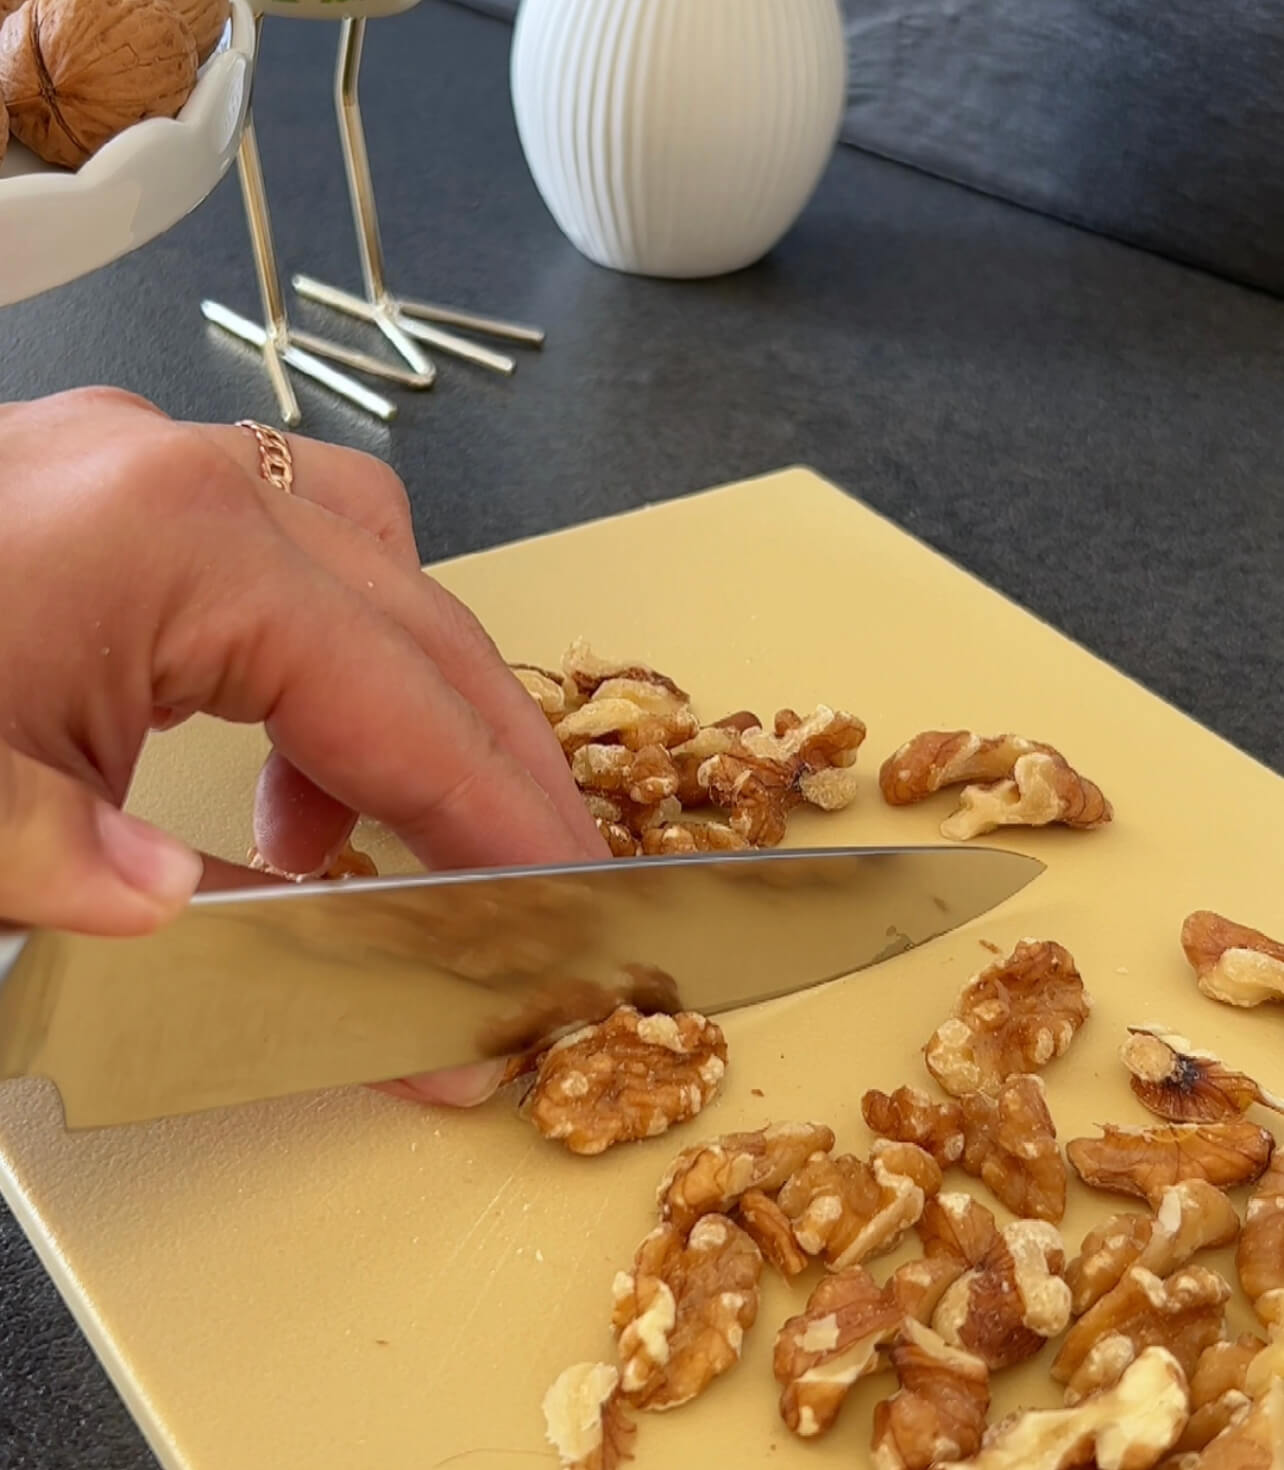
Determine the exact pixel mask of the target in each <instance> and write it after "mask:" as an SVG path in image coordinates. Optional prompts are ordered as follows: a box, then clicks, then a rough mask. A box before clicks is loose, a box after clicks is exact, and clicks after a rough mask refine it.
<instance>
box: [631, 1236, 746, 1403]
mask: <svg viewBox="0 0 1284 1470" xmlns="http://www.w3.org/2000/svg"><path fill="white" fill-rule="evenodd" d="M761 1275H762V1256H761V1254H760V1253H759V1250H758V1247H757V1246H756V1245H755V1244H754V1243H753V1241H752V1240H750V1239H749V1237H748V1236H747V1235H746V1234H745V1232H744V1231H743V1230H741V1229H740V1227H739V1226H738V1225H736V1224H735V1223H734V1222H733V1221H731V1220H729V1219H727V1217H726V1216H725V1215H705V1216H704V1218H703V1219H701V1220H698V1221H697V1222H696V1224H695V1225H694V1226H693V1227H692V1229H691V1231H690V1233H689V1234H688V1235H687V1236H686V1239H685V1240H684V1239H683V1234H682V1232H681V1231H680V1230H679V1229H678V1228H677V1227H676V1226H674V1225H672V1224H666V1225H661V1226H659V1227H658V1228H657V1229H655V1230H653V1231H652V1232H651V1234H650V1235H648V1236H647V1238H646V1239H645V1240H644V1241H643V1242H642V1244H641V1245H640V1246H639V1247H638V1251H637V1256H636V1258H635V1260H634V1264H633V1269H632V1271H621V1272H620V1273H619V1275H617V1276H616V1278H615V1283H614V1286H613V1288H612V1294H613V1297H614V1301H615V1308H614V1313H613V1316H612V1323H613V1325H614V1327H615V1330H616V1332H617V1334H618V1335H619V1354H620V1365H621V1366H620V1388H621V1392H622V1393H623V1394H624V1396H625V1397H626V1398H627V1399H628V1400H629V1401H630V1402H631V1403H634V1404H636V1405H638V1407H640V1408H643V1409H673V1408H677V1406H678V1405H679V1404H685V1403H688V1402H690V1400H691V1399H693V1398H695V1397H696V1395H697V1394H699V1393H701V1392H702V1391H703V1390H704V1389H705V1388H706V1387H707V1386H708V1385H709V1384H710V1383H712V1381H713V1380H714V1379H715V1378H717V1377H718V1376H719V1375H720V1374H723V1373H725V1372H727V1370H728V1369H729V1368H733V1367H735V1365H736V1363H738V1362H739V1361H740V1352H741V1348H742V1346H743V1343H744V1335H745V1333H746V1332H747V1331H748V1330H749V1328H750V1327H752V1326H753V1324H754V1320H755V1318H756V1317H757V1315H758V1281H759V1278H760V1277H761Z"/></svg>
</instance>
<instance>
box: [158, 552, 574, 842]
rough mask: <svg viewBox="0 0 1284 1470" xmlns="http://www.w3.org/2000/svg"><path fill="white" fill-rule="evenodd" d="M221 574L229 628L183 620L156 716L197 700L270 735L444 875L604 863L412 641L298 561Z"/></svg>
mask: <svg viewBox="0 0 1284 1470" xmlns="http://www.w3.org/2000/svg"><path fill="white" fill-rule="evenodd" d="M218 575H219V576H220V578H223V577H226V578H230V579H232V580H231V581H230V585H227V586H226V587H225V588H224V591H223V595H222V596H221V598H220V609H219V616H218V617H217V618H214V619H210V618H206V617H200V616H189V617H180V618H178V619H177V620H176V621H175V623H174V625H173V626H172V627H171V628H169V629H167V630H166V636H165V637H164V638H162V640H161V643H160V645H159V646H158V648H157V656H156V657H157V669H158V672H159V673H160V679H159V683H160V686H161V687H160V688H158V690H157V691H156V703H158V704H162V705H179V706H181V705H183V704H184V703H185V701H186V700H187V699H189V698H190V697H192V695H193V694H195V695H196V696H197V697H198V698H199V700H200V702H201V705H202V707H203V708H205V709H206V710H208V711H209V713H211V714H213V715H216V716H222V717H224V718H228V719H234V720H241V721H249V722H253V721H258V720H262V721H263V722H264V723H265V725H266V728H267V731H268V734H269V737H270V738H271V740H272V743H273V745H274V746H275V747H276V748H277V749H278V750H279V751H280V752H281V754H282V755H283V756H285V757H286V759H288V760H289V761H290V762H291V763H292V764H293V765H294V766H295V767H297V769H298V770H299V771H301V772H302V773H303V774H304V775H305V776H306V777H308V779H309V780H310V781H311V782H312V783H313V784H314V785H316V786H317V787H319V788H320V789H321V790H322V791H324V792H325V793H326V794H327V795H328V796H329V797H330V798H332V799H333V800H334V801H335V802H337V803H340V804H341V805H343V806H346V807H348V808H349V809H350V810H352V811H361V812H364V813H367V814H369V815H370V816H372V817H374V818H375V819H376V820H377V821H380V822H383V823H384V824H385V825H387V826H389V827H391V828H392V830H393V831H395V832H396V833H397V834H398V835H399V836H400V837H401V838H402V840H403V841H404V842H405V843H406V844H407V846H408V847H410V849H411V850H412V851H413V852H414V853H415V854H416V856H418V857H419V858H420V859H421V861H423V862H425V863H427V864H428V865H430V866H444V867H459V866H476V867H492V866H497V865H507V864H528V863H529V864H542V863H564V862H572V861H576V860H580V859H583V858H584V857H586V856H587V855H588V854H589V849H588V846H587V844H586V843H585V842H584V841H583V840H582V838H581V837H580V836H579V835H578V834H577V833H576V832H575V831H574V830H572V828H571V827H570V826H569V825H568V824H567V823H566V821H564V820H563V818H562V817H561V815H560V814H559V812H558V810H557V808H556V806H555V805H554V804H553V802H552V801H551V800H550V798H549V796H548V794H547V792H545V791H544V790H543V789H542V788H541V787H540V785H539V784H538V783H537V782H536V781H535V780H534V778H533V777H532V776H531V774H530V772H529V771H527V770H526V769H525V768H524V767H523V766H521V765H520V764H519V763H518V762H517V761H516V760H515V759H514V758H513V756H512V755H511V754H510V753H509V752H508V751H507V750H505V749H504V748H503V747H502V746H501V745H500V743H499V741H498V739H497V737H496V735H495V732H494V731H493V730H492V729H491V727H490V726H489V725H488V724H487V723H486V722H485V721H484V720H483V719H482V718H481V716H480V715H479V714H478V712H477V711H476V710H475V709H474V708H473V707H472V706H471V705H470V704H469V703H468V702H467V700H465V699H464V698H463V697H462V696H461V695H460V693H459V691H458V690H456V689H455V688H454V687H453V685H452V684H451V683H450V682H449V681H448V680H447V679H446V678H444V677H443V675H442V673H441V671H440V670H439V669H438V668H437V666H436V665H435V663H434V662H433V661H432V659H430V658H428V657H426V656H425V654H424V652H423V650H422V649H421V648H420V647H419V646H418V645H417V644H416V642H415V641H414V640H413V638H411V636H410V635H409V634H408V633H407V632H406V630H405V629H404V628H403V627H401V626H400V625H398V624H397V623H395V622H394V621H392V620H391V619H389V618H388V617H386V616H385V615H384V614H383V613H382V612H381V611H379V609H378V608H376V607H374V606H372V605H371V604H370V603H369V602H368V601H367V600H365V599H363V598H361V597H360V596H358V595H357V594H356V593H354V592H353V591H351V590H350V589H349V588H347V587H346V586H344V585H343V584H342V583H341V582H339V581H337V580H336V579H334V578H333V577H331V576H330V575H329V574H328V573H327V572H326V571H325V570H324V569H322V568H321V567H319V566H317V565H316V564H315V563H314V562H312V561H310V560H309V559H308V558H307V557H305V556H304V555H303V553H302V552H301V551H300V550H299V549H298V548H297V547H294V546H292V545H291V543H290V542H289V541H286V540H282V542H281V543H279V544H278V543H277V542H276V541H275V540H271V539H268V540H266V541H260V542H258V543H256V544H255V545H254V546H253V547H251V546H250V545H249V544H248V543H247V544H246V546H245V547H244V548H243V549H241V550H240V551H239V560H238V561H237V563H236V565H235V567H232V568H229V567H226V566H223V567H220V568H219V569H218ZM593 835H594V838H596V831H595V832H594V834H593Z"/></svg>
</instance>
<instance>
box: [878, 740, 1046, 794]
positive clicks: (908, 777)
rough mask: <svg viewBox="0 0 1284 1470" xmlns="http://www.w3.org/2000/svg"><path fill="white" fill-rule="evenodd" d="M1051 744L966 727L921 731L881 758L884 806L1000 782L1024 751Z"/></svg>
mask: <svg viewBox="0 0 1284 1470" xmlns="http://www.w3.org/2000/svg"><path fill="white" fill-rule="evenodd" d="M1031 751H1044V752H1051V751H1052V747H1051V746H1050V745H1041V744H1040V743H1039V742H1038V741H1036V740H1026V739H1025V738H1024V737H1023V736H1020V735H992V736H985V735H975V734H973V733H972V731H970V730H924V731H923V733H922V734H921V735H915V736H914V738H913V739H912V740H907V741H906V742H905V744H904V745H902V746H901V748H900V749H899V750H897V751H896V752H894V753H893V754H892V755H890V756H888V758H887V759H886V760H885V761H884V762H883V764H882V767H881V768H880V770H879V773H878V784H879V787H880V788H881V790H882V793H883V800H884V801H886V802H887V804H888V805H889V806H909V805H911V804H912V803H913V802H916V801H924V800H925V799H926V798H927V797H929V796H931V795H933V793H935V792H937V791H941V790H943V789H944V788H945V787H946V786H961V785H962V784H963V783H964V782H967V781H1001V780H1002V779H1003V778H1004V777H1005V776H1010V775H1011V774H1012V769H1013V767H1014V766H1015V765H1016V763H1017V761H1018V760H1019V759H1020V758H1021V756H1023V755H1028V754H1029V753H1030V752H1031Z"/></svg>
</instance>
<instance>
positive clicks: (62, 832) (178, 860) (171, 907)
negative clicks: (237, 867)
mask: <svg viewBox="0 0 1284 1470" xmlns="http://www.w3.org/2000/svg"><path fill="white" fill-rule="evenodd" d="M201 872H202V862H201V859H200V857H198V856H197V854H196V853H194V852H192V851H191V850H190V849H189V848H187V847H184V846H183V844H182V843H180V842H178V841H177V840H176V839H175V838H173V837H170V836H169V835H168V834H167V833H164V832H161V831H159V830H158V829H157V828H155V827H152V826H149V825H148V824H147V823H145V822H141V821H139V820H138V819H137V818H136V817H132V816H127V815H126V814H125V813H124V812H121V811H118V810H117V809H116V808H115V807H114V806H112V805H111V804H110V803H108V802H106V801H103V800H102V799H101V798H99V797H97V796H95V795H94V794H93V793H92V792H91V791H89V790H88V789H87V788H86V787H84V786H82V785H81V784H80V783H79V782H77V781H74V780H72V779H71V777H69V776H65V775H63V774H62V773H61V772H59V771H54V770H52V769H50V767H48V766H45V765H42V764H41V763H40V762H39V761H34V760H31V759H30V758H29V757H27V756H25V755H20V754H19V753H18V752H17V751H15V750H13V749H11V748H10V747H9V746H8V745H5V744H0V916H3V917H4V918H5V919H7V920H9V921H10V922H11V923H15V924H19V925H23V926H32V927H38V928H53V929H70V930H75V931H77V932H80V933H87V934H103V935H131V934H146V933H149V932H150V931H151V930H153V929H155V928H156V927H157V926H158V925H160V924H162V923H164V922H165V921H166V920H168V919H171V918H173V917H174V916H175V915H177V914H178V913H179V911H180V910H181V909H182V908H183V907H184V905H185V904H186V903H187V901H188V900H189V899H190V898H191V896H192V894H193V892H194V891H195V889H196V886H197V883H198V881H199V880H200V877H201Z"/></svg>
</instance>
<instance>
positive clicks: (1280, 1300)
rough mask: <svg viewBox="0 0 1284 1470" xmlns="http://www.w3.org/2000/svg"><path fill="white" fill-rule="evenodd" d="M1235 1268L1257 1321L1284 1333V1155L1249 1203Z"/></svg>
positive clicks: (1278, 1159) (1273, 1164) (1279, 1157)
mask: <svg viewBox="0 0 1284 1470" xmlns="http://www.w3.org/2000/svg"><path fill="white" fill-rule="evenodd" d="M1235 1265H1236V1269H1237V1270H1238V1272H1239V1280H1240V1285H1241V1286H1242V1287H1243V1288H1244V1292H1245V1295H1246V1296H1247V1297H1248V1299H1249V1301H1251V1302H1252V1304H1253V1310H1254V1311H1255V1312H1256V1313H1257V1315H1258V1318H1259V1319H1260V1320H1261V1321H1262V1322H1264V1323H1265V1324H1266V1325H1267V1326H1268V1327H1273V1328H1276V1329H1279V1330H1280V1332H1281V1333H1282V1334H1284V1152H1281V1153H1277V1154H1276V1155H1275V1157H1274V1159H1273V1160H1272V1161H1271V1167H1270V1169H1269V1170H1267V1172H1266V1173H1265V1174H1264V1175H1263V1176H1262V1179H1261V1181H1260V1182H1259V1184H1258V1186H1257V1188H1256V1189H1255V1190H1254V1191H1253V1196H1252V1198H1251V1199H1250V1200H1249V1202H1248V1208H1247V1209H1246V1210H1245V1212H1244V1229H1243V1232H1242V1234H1241V1235H1240V1238H1239V1248H1238V1250H1237V1252H1236V1258H1235Z"/></svg>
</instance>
